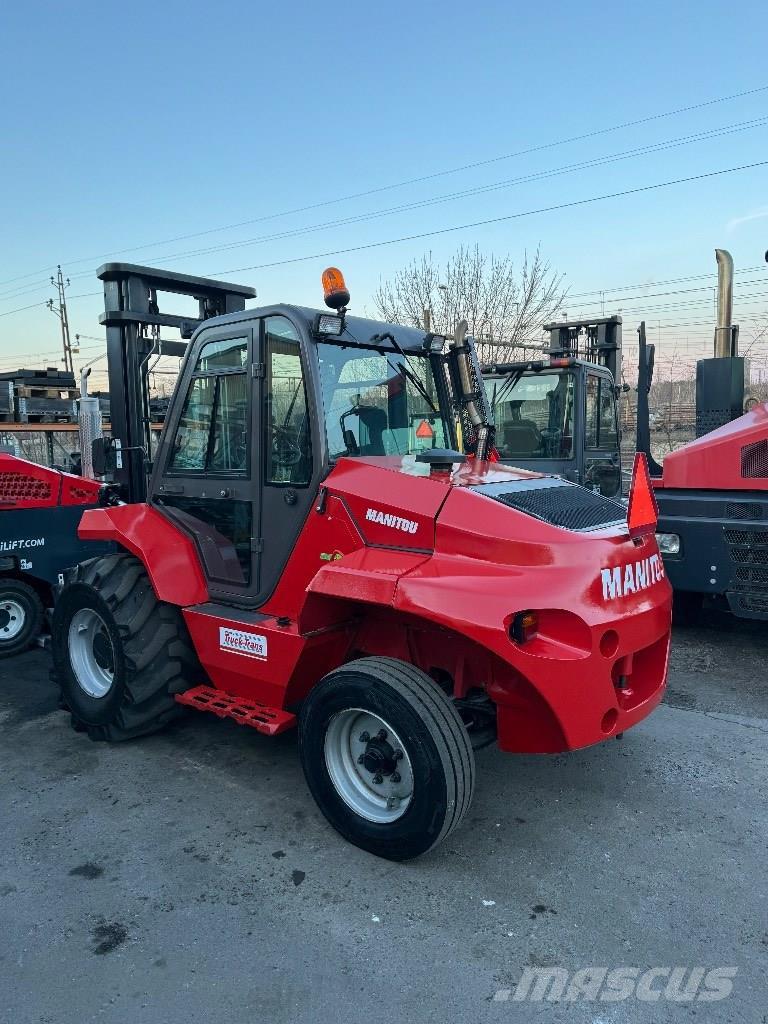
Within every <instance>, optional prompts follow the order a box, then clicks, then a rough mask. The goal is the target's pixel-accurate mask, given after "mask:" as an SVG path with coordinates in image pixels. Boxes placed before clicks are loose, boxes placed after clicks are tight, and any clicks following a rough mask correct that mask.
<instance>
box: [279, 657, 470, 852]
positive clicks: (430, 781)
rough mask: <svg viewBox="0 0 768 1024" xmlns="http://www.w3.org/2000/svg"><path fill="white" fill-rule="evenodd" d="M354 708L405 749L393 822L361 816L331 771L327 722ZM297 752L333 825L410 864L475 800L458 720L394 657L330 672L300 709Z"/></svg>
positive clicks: (435, 691)
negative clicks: (400, 806)
mask: <svg viewBox="0 0 768 1024" xmlns="http://www.w3.org/2000/svg"><path fill="white" fill-rule="evenodd" d="M356 709H359V710H360V712H361V714H371V715H374V716H376V717H377V718H380V719H382V720H383V722H384V723H385V724H387V725H388V726H389V727H391V729H392V731H393V732H394V733H395V734H396V736H397V738H398V739H399V741H402V745H403V747H404V748H405V755H406V760H407V764H408V767H409V769H410V770H411V775H412V780H413V786H412V795H411V796H410V798H409V802H408V803H407V805H406V807H405V810H404V811H403V812H402V813H401V817H399V818H397V819H396V820H394V821H391V822H390V821H387V822H381V821H373V820H368V819H367V818H366V817H364V816H362V814H361V813H358V812H357V811H356V810H355V809H354V808H353V807H352V806H351V805H350V804H349V803H348V802H347V801H346V800H345V799H344V797H343V796H342V795H341V792H340V789H339V788H338V787H337V785H336V784H335V783H334V781H333V779H332V777H331V774H330V771H329V761H328V758H327V756H326V735H328V734H329V733H328V731H329V726H330V727H331V734H330V736H332V735H333V728H334V727H333V725H332V722H333V721H334V720H339V719H340V717H341V715H342V713H346V715H347V716H350V715H352V714H353V713H354V712H355V710H356ZM365 735H368V734H367V733H362V734H361V736H365ZM375 739H376V740H378V735H377V737H375ZM357 741H358V742H360V740H359V738H358V740H357ZM351 742H352V743H354V742H355V740H354V739H353V740H352V741H351ZM370 746H371V744H370V743H369V744H368V745H367V746H366V747H365V751H366V754H365V755H363V753H361V754H360V755H359V757H360V758H363V757H364V756H367V753H368V750H369V748H370ZM299 753H300V757H301V764H302V768H303V769H304V775H305V777H306V780H307V785H308V786H309V789H310V791H311V793H312V796H313V797H314V798H315V800H316V801H317V805H318V807H319V808H320V810H321V811H322V812H323V814H324V815H325V817H326V818H327V819H328V821H329V822H330V824H331V825H333V827H334V828H335V829H336V831H337V832H339V833H341V835H342V836H344V838H345V839H347V840H349V842H351V843H353V844H354V845H355V846H359V847H361V849H363V850H367V851H368V852H369V853H373V854H376V855H377V856H378V857H384V858H386V859H387V860H394V861H402V860H410V859H411V858H413V857H418V856H419V855H420V854H422V853H426V852H427V850H431V849H433V848H434V847H435V846H437V844H438V843H440V842H442V841H443V840H444V839H445V838H446V837H447V836H448V835H450V833H451V832H452V831H453V829H455V828H456V827H457V825H458V824H459V822H460V821H461V820H462V818H463V817H464V815H465V814H466V812H467V810H468V808H469V805H470V802H471V800H472V792H473V789H474V780H475V760H474V754H473V751H472V744H471V742H470V739H469V734H468V733H467V730H466V728H465V727H464V725H463V723H462V721H461V718H460V717H459V715H458V713H457V711H456V709H455V707H454V706H453V704H452V702H451V701H450V700H449V699H448V698H447V697H446V696H445V694H444V693H443V691H442V690H441V689H440V688H439V687H438V686H437V685H436V683H435V682H434V681H433V680H432V679H430V678H429V676H427V675H426V674H425V673H424V672H422V671H420V670H419V669H417V668H415V667H414V666H413V665H409V664H406V663H405V662H402V661H398V660H396V659H395V658H361V659H360V660H358V661H353V662H350V663H349V664H347V665H344V666H342V667H341V668H338V669H335V670H334V671H333V672H331V673H329V675H327V676H326V677H325V678H324V679H323V680H322V681H321V682H320V683H319V684H318V685H317V686H316V687H315V688H314V689H313V690H312V691H311V692H310V694H309V696H308V697H307V699H306V701H305V702H304V704H303V706H302V709H301V714H300V718H299ZM353 753H354V751H353ZM353 760H354V758H353ZM350 763H352V761H350ZM356 763H358V764H360V760H359V759H358V760H357V762H356ZM363 770H367V768H366V766H365V765H363V767H362V768H361V769H360V774H362V772H363ZM386 774H387V773H386V771H385V775H386ZM389 775H390V778H391V777H392V773H391V768H390V771H389ZM371 778H372V779H373V775H372V774H371ZM373 781H375V780H373ZM388 781H389V780H386V779H385V783H386V782H388ZM377 793H378V791H377ZM398 803H399V801H398ZM398 813H399V811H398Z"/></svg>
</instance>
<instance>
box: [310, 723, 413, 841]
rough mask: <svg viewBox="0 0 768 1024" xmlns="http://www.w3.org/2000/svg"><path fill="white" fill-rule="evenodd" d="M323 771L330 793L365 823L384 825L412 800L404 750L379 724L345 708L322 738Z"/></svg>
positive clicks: (386, 727) (388, 727)
mask: <svg viewBox="0 0 768 1024" xmlns="http://www.w3.org/2000/svg"><path fill="white" fill-rule="evenodd" d="M324 747H325V765H326V768H327V769H328V774H329V776H330V778H331V782H332V783H333V785H334V788H335V790H336V792H337V793H338V794H339V796H340V797H341V799H342V800H343V801H344V803H345V804H346V805H347V807H349V808H350V809H351V810H353V811H354V812H355V814H358V815H359V816H360V817H361V818H365V819H366V821H375V822H379V823H383V824H389V823H391V822H393V821H397V820H398V818H401V817H402V816H403V815H404V814H405V812H406V811H407V810H408V807H409V805H410V803H411V800H412V799H413V768H412V767H411V759H410V758H409V756H408V751H407V750H406V748H405V744H404V743H403V742H402V740H401V739H400V737H399V736H398V735H397V733H396V732H395V730H394V729H393V728H392V726H391V725H390V724H389V723H388V722H385V721H384V719H383V718H379V716H378V715H374V714H372V713H371V712H370V711H364V710H363V709H362V708H349V709H347V710H346V711H339V712H337V713H336V714H335V715H334V716H333V718H332V719H331V720H330V722H329V723H328V728H327V730H326V733H325V744H324Z"/></svg>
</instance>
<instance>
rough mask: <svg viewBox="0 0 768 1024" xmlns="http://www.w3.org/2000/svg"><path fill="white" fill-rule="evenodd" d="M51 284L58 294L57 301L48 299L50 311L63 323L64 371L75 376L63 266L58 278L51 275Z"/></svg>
mask: <svg viewBox="0 0 768 1024" xmlns="http://www.w3.org/2000/svg"><path fill="white" fill-rule="evenodd" d="M51 284H52V285H53V286H54V288H55V289H56V292H57V299H48V309H50V311H51V312H52V313H55V314H56V316H57V317H58V318H59V320H60V321H61V342H62V345H63V346H64V369H65V370H68V371H69V373H71V374H72V375H73V376H74V373H75V367H74V364H73V363H72V343H71V341H70V340H69V317H68V315H67V299H66V296H65V294H64V291H65V289H66V288H69V278H67V279H66V281H65V279H64V275H63V274H62V272H61V265H59V267H58V272H57V274H56V277H53V275H51Z"/></svg>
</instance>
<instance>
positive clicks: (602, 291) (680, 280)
mask: <svg viewBox="0 0 768 1024" xmlns="http://www.w3.org/2000/svg"><path fill="white" fill-rule="evenodd" d="M734 273H735V274H756V273H760V274H764V273H766V268H765V266H757V267H743V268H742V269H739V268H738V267H737V268H736V269H735V270H734ZM713 277H717V273H716V272H710V273H707V274H689V275H688V276H687V277H671V278H668V279H667V280H666V281H643V282H641V283H640V284H620V285H614V286H613V287H612V288H593V289H592V291H589V292H573V293H572V294H571V295H570V296H569V298H571V299H580V298H583V297H584V296H586V295H608V294H609V293H611V292H624V291H629V290H630V289H634V288H660V287H662V286H663V285H668V284H685V283H686V282H688V281H703V280H705V279H706V278H710V279H711V278H713Z"/></svg>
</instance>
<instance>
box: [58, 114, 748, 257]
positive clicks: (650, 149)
mask: <svg viewBox="0 0 768 1024" xmlns="http://www.w3.org/2000/svg"><path fill="white" fill-rule="evenodd" d="M767 121H768V117H763V118H758V119H756V120H754V121H749V122H744V123H742V124H740V125H728V126H726V127H723V128H718V129H712V130H710V131H707V132H700V133H697V134H695V135H690V136H682V137H678V138H676V139H670V140H667V141H666V142H662V143H656V144H653V145H649V146H641V147H639V148H637V149H631V150H627V151H625V152H622V153H612V154H607V155H605V156H602V157H595V158H593V159H591V160H584V161H581V162H579V163H575V164H567V165H565V166H563V167H556V168H551V169H549V170H544V171H536V172H534V173H533V174H528V175H524V176H522V177H519V178H509V179H506V180H504V181H499V182H493V183H491V184H489V185H479V186H476V187H474V188H470V189H464V190H463V191H460V192H452V193H448V194H446V195H442V196H433V197H432V198H429V199H421V200H417V201H415V202H412V203H405V204H401V205H400V206H394V207H390V208H389V209H384V210H374V211H371V212H368V213H361V214H357V215H355V216H350V217H345V218H339V219H336V220H332V221H324V222H323V223H320V224H312V225H307V226H304V227H297V228H290V229H288V230H285V231H280V232H276V233H274V234H271V235H260V236H257V237H254V238H245V239H241V240H240V241H237V242H227V243H223V244H221V245H214V246H209V247H208V248H206V249H190V250H186V251H185V252H176V253H170V254H168V255H166V256H162V257H159V258H158V259H157V260H156V261H155V262H158V263H168V262H170V261H172V260H178V259H185V258H190V257H194V256H208V255H211V254H212V253H216V252H228V251H230V250H232V249H241V248H247V247H248V246H251V245H263V244H265V243H266V242H274V241H278V240H281V239H286V238H296V237H298V236H299V235H304V234H311V233H313V232H316V231H326V230H331V229H333V228H338V227H346V226H349V225H351V224H360V223H363V222H366V221H370V220H377V219H379V218H381V217H390V216H392V215H393V214H398V213H409V212H411V211H413V210H420V209H424V208H426V207H429V206H436V205H438V204H441V203H447V202H454V201H456V200H457V199H466V198H471V197H473V196H477V195H482V194H485V193H488V192H494V191H499V190H501V189H505V188H513V187H514V186H516V185H521V184H527V183H530V182H535V181H543V180H545V179H547V178H552V177H559V176H561V175H565V174H573V173H574V172H575V171H579V170H586V169H591V168H594V167H601V166H605V165H607V164H611V163H617V162H619V161H622V160H630V159H632V158H634V157H637V156H643V155H647V154H649V153H656V152H662V151H664V150H668V149H674V148H677V147H679V146H685V145H690V144H691V143H693V142H700V141H706V140H708V139H712V138H718V137H720V136H722V135H729V134H732V133H733V132H736V131H744V130H746V129H747V128H754V127H759V126H762V125H764V124H765V123H766V122H767ZM83 276H88V275H87V274H85V275H84V274H78V275H76V277H83Z"/></svg>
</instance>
